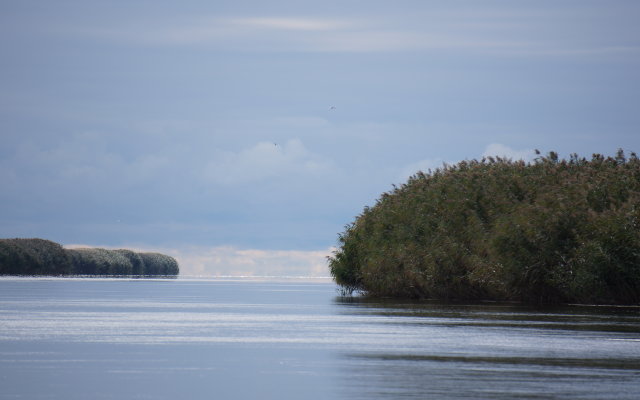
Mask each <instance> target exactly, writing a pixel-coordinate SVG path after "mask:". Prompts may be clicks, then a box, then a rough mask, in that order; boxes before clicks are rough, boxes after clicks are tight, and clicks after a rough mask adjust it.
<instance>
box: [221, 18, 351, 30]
mask: <svg viewBox="0 0 640 400" xmlns="http://www.w3.org/2000/svg"><path fill="white" fill-rule="evenodd" d="M228 22H229V23H231V24H233V25H239V26H246V27H254V28H263V29H278V30H293V31H330V30H337V29H344V28H349V27H350V26H352V25H353V24H352V23H349V22H346V21H338V20H334V19H320V18H281V17H275V18H274V17H262V18H235V19H229V20H228Z"/></svg>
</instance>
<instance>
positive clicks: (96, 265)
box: [0, 239, 179, 276]
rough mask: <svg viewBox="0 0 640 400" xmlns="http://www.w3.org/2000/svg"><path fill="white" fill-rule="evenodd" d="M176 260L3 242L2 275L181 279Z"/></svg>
mask: <svg viewBox="0 0 640 400" xmlns="http://www.w3.org/2000/svg"><path fill="white" fill-rule="evenodd" d="M178 273H179V268H178V263H177V262H176V260H175V259H174V258H173V257H169V256H166V255H164V254H159V253H136V252H133V251H131V250H106V249H95V248H87V249H65V248H63V247H62V246H61V245H59V244H58V243H55V242H52V241H50V240H44V239H0V275H52V276H60V275H178Z"/></svg>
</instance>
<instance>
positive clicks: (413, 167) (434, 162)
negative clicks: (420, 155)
mask: <svg viewBox="0 0 640 400" xmlns="http://www.w3.org/2000/svg"><path fill="white" fill-rule="evenodd" d="M443 164H444V161H443V160H442V159H441V158H429V159H425V160H420V161H417V162H414V163H412V164H409V165H407V166H406V167H404V168H402V170H401V172H400V174H399V176H398V179H399V181H400V182H406V181H407V179H409V177H410V176H412V175H415V174H416V173H417V172H418V171H422V172H427V171H429V170H435V169H436V168H440V167H442V166H443Z"/></svg>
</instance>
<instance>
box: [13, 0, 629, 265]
mask: <svg viewBox="0 0 640 400" xmlns="http://www.w3.org/2000/svg"><path fill="white" fill-rule="evenodd" d="M638 21H640V2H638V1H635V0H632V1H618V0H610V1H589V0H581V1H578V0H571V1H569V0H550V1H545V0H536V1H527V0H522V1H477V0H468V1H464V0H452V1H428V0H423V1H402V0H400V1H394V2H390V1H375V0H373V1H353V0H352V1H350V0H339V1H334V0H324V1H313V2H311V1H282V0H276V1H257V0H253V1H243V0H234V1H198V0H185V1H180V2H177V1H176V2H170V1H157V0H130V1H126V2H125V1H122V2H105V1H94V0H60V1H45V0H42V1H32V0H15V1H14V0H1V1H0V51H1V54H2V55H1V57H0V88H1V89H0V135H1V136H0V140H1V142H0V143H1V144H0V187H1V188H2V189H1V190H0V237H41V238H47V239H51V240H54V241H57V242H59V243H62V244H65V245H74V244H82V245H89V246H105V247H106V246H115V247H129V248H139V249H157V250H162V251H166V252H168V253H171V254H174V255H176V256H177V257H178V258H179V260H180V261H181V267H182V270H183V271H186V272H187V273H203V274H231V275H233V274H266V275H269V274H281V275H282V274H284V275H286V274H294V275H295V274H302V275H308V274H312V275H326V270H325V266H324V265H325V264H324V259H323V257H324V255H326V254H327V253H328V252H329V250H328V249H329V248H330V247H331V246H333V245H335V241H336V237H337V233H338V232H340V231H341V230H342V228H343V226H344V225H345V224H346V223H348V222H350V221H352V220H353V217H354V216H355V215H357V214H358V213H359V212H360V211H361V210H362V208H363V207H364V206H365V205H371V204H373V202H374V201H375V199H376V198H377V197H378V196H379V195H380V194H381V193H382V192H384V191H387V190H389V189H391V185H392V184H394V183H395V184H397V183H402V182H403V181H404V180H405V179H406V178H407V177H408V176H409V175H411V174H413V173H414V172H416V171H417V170H419V169H428V168H435V167H438V166H440V165H441V164H442V163H443V162H448V163H453V162H457V161H460V160H463V159H472V158H479V157H482V156H483V155H506V156H510V157H514V158H525V159H530V157H531V154H532V151H533V149H540V150H541V151H543V152H548V151H550V150H554V151H557V152H559V153H560V155H561V156H568V155H569V154H570V153H573V152H577V153H579V154H581V155H585V156H588V155H590V154H591V153H594V152H599V153H604V154H613V153H614V152H615V150H616V149H617V148H624V149H626V150H628V151H640V130H639V129H638V128H639V126H640V77H639V72H638V71H640V24H638ZM333 107H335V108H333Z"/></svg>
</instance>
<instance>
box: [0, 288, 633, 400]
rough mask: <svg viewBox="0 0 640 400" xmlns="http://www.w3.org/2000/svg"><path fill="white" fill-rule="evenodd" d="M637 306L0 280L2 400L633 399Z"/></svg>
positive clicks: (323, 290)
mask: <svg viewBox="0 0 640 400" xmlns="http://www.w3.org/2000/svg"><path fill="white" fill-rule="evenodd" d="M639 396H640V308H633V307H630V308H606V307H564V308H556V309H546V310H535V309H530V308H523V307H516V306H512V305H496V304H494V305H464V304H459V305H443V304H435V303H429V304H424V303H423V304H410V303H397V302H395V303H394V302H387V303H381V302H365V301H355V300H349V299H345V298H341V297H339V296H338V295H337V293H336V288H335V286H334V285H333V284H331V283H328V282H304V281H279V282H277V281H248V280H240V281H232V280H189V279H182V278H180V279H174V280H125V279H79V278H76V279H18V278H0V398H2V399H65V400H66V399H83V400H84V399H279V400H280V399H516V398H517V399H634V400H635V399H638V398H639Z"/></svg>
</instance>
